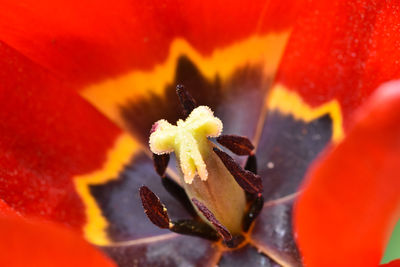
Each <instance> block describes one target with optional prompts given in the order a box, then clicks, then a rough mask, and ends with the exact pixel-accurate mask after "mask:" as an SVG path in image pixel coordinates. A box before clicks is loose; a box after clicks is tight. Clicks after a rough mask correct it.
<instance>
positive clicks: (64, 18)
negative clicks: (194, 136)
mask: <svg viewBox="0 0 400 267" xmlns="http://www.w3.org/2000/svg"><path fill="white" fill-rule="evenodd" d="M287 2H288V3H285V4H282V1H267V2H266V1H264V0H257V1H252V2H250V3H246V6H245V8H244V7H243V3H241V2H232V1H179V0H170V1H167V2H165V1H153V2H151V3H150V4H149V3H148V2H142V1H130V0H118V1H113V2H112V4H110V2H109V1H107V0H100V1H99V0H91V1H85V2H84V3H82V2H81V1H77V0H75V1H69V0H62V1H40V2H38V1H34V0H24V1H17V2H16V1H13V0H10V1H2V4H1V7H0V36H1V37H2V40H3V41H4V42H6V43H7V44H8V45H10V46H11V47H13V48H15V49H17V50H18V51H20V52H22V53H23V54H24V55H27V56H28V57H29V58H31V59H33V60H34V61H36V62H39V63H40V64H42V65H43V66H45V67H47V68H49V69H51V70H52V71H54V72H56V73H59V74H61V75H63V77H66V78H68V79H69V80H74V81H76V80H78V82H83V83H87V82H88V81H92V80H98V79H102V78H104V77H105V76H112V75H116V74H119V73H123V72H126V71H127V70H130V69H137V68H139V69H150V68H152V67H153V66H154V65H155V64H156V63H159V62H161V61H164V60H165V59H166V58H167V56H168V52H169V45H170V43H171V42H172V41H173V40H174V39H176V38H184V39H185V40H187V41H188V42H189V43H190V44H192V45H193V46H194V47H195V49H196V50H198V51H200V52H201V53H202V54H203V55H204V54H210V53H211V52H212V51H213V50H214V49H215V48H216V47H222V46H225V45H227V44H230V43H232V42H234V41H236V40H240V39H243V38H245V37H248V36H249V35H252V34H256V33H265V32H267V31H271V30H278V31H279V30H282V29H283V28H286V27H287V26H288V25H291V24H292V23H293V20H294V18H295V17H296V16H297V13H298V12H297V10H298V7H299V6H301V3H300V1H292V0H288V1H287ZM292 2H294V3H292ZM264 21H268V22H269V23H268V24H265V23H264Z"/></svg>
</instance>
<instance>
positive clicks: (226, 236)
mask: <svg viewBox="0 0 400 267" xmlns="http://www.w3.org/2000/svg"><path fill="white" fill-rule="evenodd" d="M192 202H193V203H194V204H195V205H196V207H197V208H198V209H199V211H200V212H201V213H202V214H203V215H204V217H205V218H206V219H207V220H208V221H209V222H211V223H212V225H214V227H215V229H216V230H217V232H218V233H219V234H220V235H221V237H222V238H223V239H224V240H225V241H229V240H231V239H232V235H231V233H230V232H229V230H228V229H226V227H225V226H223V225H222V224H221V223H220V222H219V221H218V220H217V218H215V216H214V214H213V213H212V212H211V211H210V210H209V209H208V208H207V207H206V206H205V205H204V204H203V203H201V202H200V201H198V200H197V199H195V198H192Z"/></svg>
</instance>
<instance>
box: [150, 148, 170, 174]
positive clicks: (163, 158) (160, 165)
mask: <svg viewBox="0 0 400 267" xmlns="http://www.w3.org/2000/svg"><path fill="white" fill-rule="evenodd" d="M153 162H154V169H156V172H157V173H158V175H160V176H161V177H164V175H165V170H166V169H167V166H168V162H169V154H162V155H157V154H154V153H153Z"/></svg>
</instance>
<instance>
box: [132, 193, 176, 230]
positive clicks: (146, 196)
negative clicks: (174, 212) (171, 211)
mask: <svg viewBox="0 0 400 267" xmlns="http://www.w3.org/2000/svg"><path fill="white" fill-rule="evenodd" d="M139 193H140V198H141V199H142V205H143V208H144V212H145V213H146V215H147V217H148V218H149V219H150V221H151V222H152V223H154V224H155V225H157V226H158V227H160V228H163V229H165V228H169V216H168V213H167V209H166V208H165V206H164V205H163V204H162V203H161V201H160V199H159V198H158V197H157V196H156V194H154V193H153V192H152V191H151V190H150V189H149V188H148V187H147V186H142V187H140V189H139Z"/></svg>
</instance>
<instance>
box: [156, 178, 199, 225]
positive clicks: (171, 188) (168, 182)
mask: <svg viewBox="0 0 400 267" xmlns="http://www.w3.org/2000/svg"><path fill="white" fill-rule="evenodd" d="M161 183H162V185H163V186H164V188H165V189H166V190H167V191H168V193H170V194H171V195H172V196H173V197H174V198H175V199H176V200H177V201H179V203H181V205H182V206H183V207H184V208H185V209H186V211H187V212H189V214H190V215H192V216H193V218H196V217H198V214H197V212H196V210H195V209H194V207H193V205H192V203H191V202H190V199H189V197H188V195H187V194H186V192H185V189H183V188H182V187H181V186H180V185H179V184H178V183H177V182H175V181H174V180H173V179H172V178H171V177H169V176H168V175H165V176H164V177H162V178H161Z"/></svg>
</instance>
